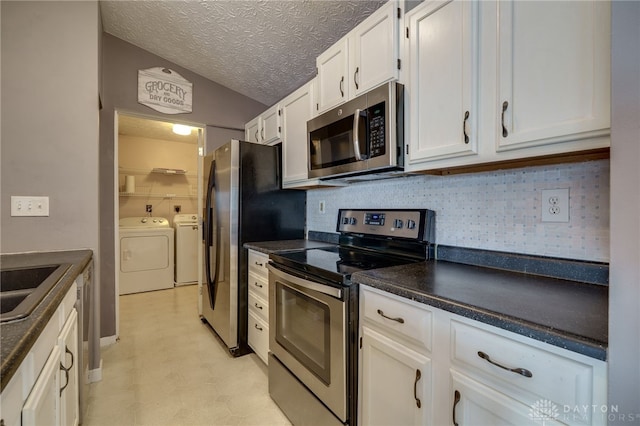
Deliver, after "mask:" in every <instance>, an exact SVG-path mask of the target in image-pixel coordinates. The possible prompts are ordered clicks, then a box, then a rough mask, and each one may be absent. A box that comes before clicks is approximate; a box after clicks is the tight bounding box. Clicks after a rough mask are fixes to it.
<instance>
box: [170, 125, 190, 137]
mask: <svg viewBox="0 0 640 426" xmlns="http://www.w3.org/2000/svg"><path fill="white" fill-rule="evenodd" d="M173 133H175V134H176V135H182V136H187V135H190V134H191V127H190V126H185V125H184V124H174V125H173Z"/></svg>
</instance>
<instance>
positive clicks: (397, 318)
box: [378, 309, 404, 324]
mask: <svg viewBox="0 0 640 426" xmlns="http://www.w3.org/2000/svg"><path fill="white" fill-rule="evenodd" d="M378 315H380V316H381V317H383V318H386V319H388V320H391V321H395V322H399V323H400V324H404V319H403V318H400V317H396V318H392V317H388V316H386V315H385V314H384V312H382V309H378Z"/></svg>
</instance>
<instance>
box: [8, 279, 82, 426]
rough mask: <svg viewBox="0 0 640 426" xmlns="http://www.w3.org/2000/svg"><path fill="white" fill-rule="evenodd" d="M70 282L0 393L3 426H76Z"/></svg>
mask: <svg viewBox="0 0 640 426" xmlns="http://www.w3.org/2000/svg"><path fill="white" fill-rule="evenodd" d="M76 288H77V285H76V283H74V284H73V285H72V286H71V288H70V289H69V291H68V292H67V293H66V295H65V297H64V298H63V300H62V302H61V303H60V305H59V306H58V308H57V310H56V312H55V313H54V314H53V316H52V317H51V319H50V320H49V322H48V323H47V325H46V326H45V327H44V329H43V330H42V332H41V333H40V336H38V338H37V339H36V342H35V343H34V344H33V346H32V347H31V349H30V350H29V353H28V354H27V355H26V356H25V358H24V360H23V361H22V363H21V364H20V366H19V367H18V369H17V371H16V373H14V375H13V377H12V378H11V380H10V381H9V383H8V384H7V386H6V387H5V389H4V390H3V391H2V395H0V401H1V404H2V405H1V407H2V412H1V416H2V419H1V420H0V424H2V425H4V426H9V425H12V426H20V425H22V426H41V425H47V426H60V425H62V426H76V425H78V420H79V398H78V391H79V387H78V364H77V360H78V356H79V351H78V313H77V311H76V309H75V308H74V304H75V301H76Z"/></svg>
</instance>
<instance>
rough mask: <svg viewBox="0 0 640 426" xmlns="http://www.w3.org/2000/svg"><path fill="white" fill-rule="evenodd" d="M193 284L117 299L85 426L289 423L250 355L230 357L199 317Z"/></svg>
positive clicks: (263, 368)
mask: <svg viewBox="0 0 640 426" xmlns="http://www.w3.org/2000/svg"><path fill="white" fill-rule="evenodd" d="M197 291H198V288H197V286H194V285H192V286H184V287H177V288H175V289H170V290H161V291H154V292H149V293H140V294H132V295H126V296H120V340H119V342H118V343H116V344H114V345H111V346H108V347H106V348H102V360H103V370H102V377H103V378H102V381H100V382H97V383H92V384H91V385H90V386H89V397H88V406H87V413H86V419H85V422H84V425H86V426H97V425H109V426H112V425H123V426H124V425H153V426H159V425H172V426H173V425H189V426H192V425H193V426H196V425H290V423H289V421H288V420H287V418H286V417H285V416H284V414H282V412H281V411H280V409H279V408H278V407H277V406H276V404H275V403H274V402H273V401H272V400H271V398H270V397H269V390H268V383H267V368H266V366H265V365H264V364H263V363H262V361H260V359H259V358H258V357H257V356H256V355H255V354H250V355H246V356H242V357H239V358H233V357H231V356H230V355H229V353H228V351H227V350H226V348H224V347H223V344H222V343H221V341H220V340H219V339H218V338H217V336H215V335H214V334H213V331H212V330H211V329H210V328H209V327H208V326H207V325H205V324H203V323H202V322H201V321H200V318H199V317H198V312H197Z"/></svg>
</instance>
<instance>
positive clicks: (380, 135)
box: [367, 102, 387, 157]
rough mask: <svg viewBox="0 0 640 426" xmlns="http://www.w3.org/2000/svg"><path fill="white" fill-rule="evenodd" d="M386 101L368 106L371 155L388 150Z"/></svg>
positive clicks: (374, 155)
mask: <svg viewBox="0 0 640 426" xmlns="http://www.w3.org/2000/svg"><path fill="white" fill-rule="evenodd" d="M384 108H385V105H384V102H380V103H379V104H377V105H374V106H372V107H369V108H367V111H368V114H367V116H368V121H369V153H370V154H369V156H370V157H378V156H380V155H384V154H385V152H386V149H385V148H386V143H385V142H386V137H387V136H386V135H387V132H386V128H385V127H386V125H385V124H386V123H385V119H384V115H385V114H384Z"/></svg>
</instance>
